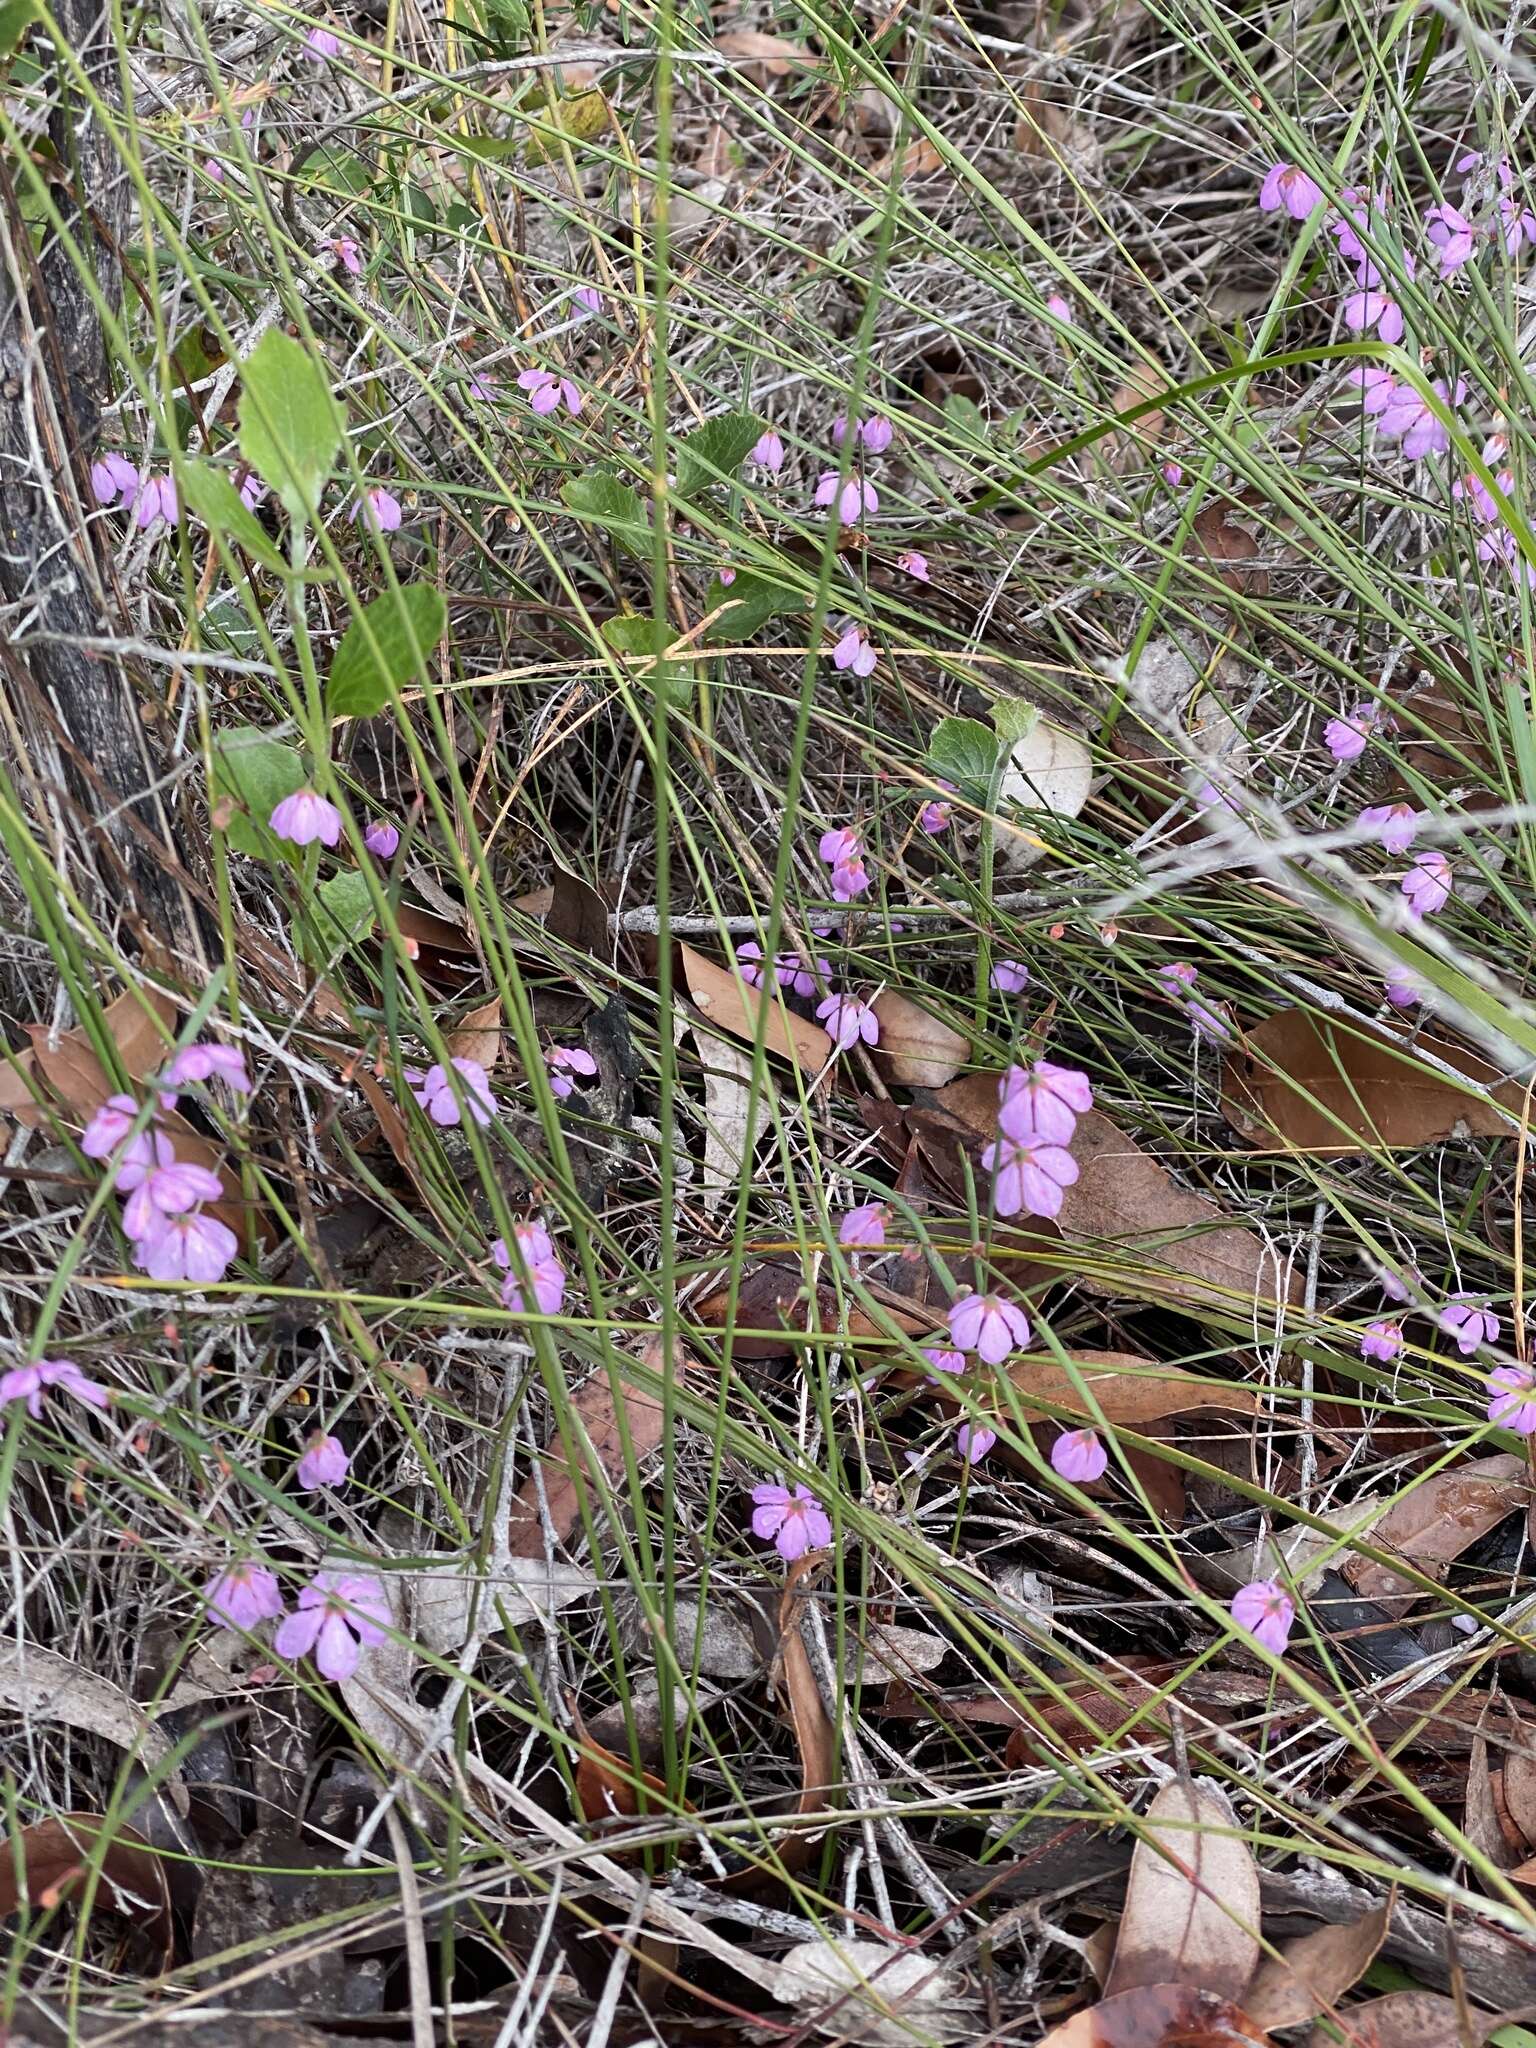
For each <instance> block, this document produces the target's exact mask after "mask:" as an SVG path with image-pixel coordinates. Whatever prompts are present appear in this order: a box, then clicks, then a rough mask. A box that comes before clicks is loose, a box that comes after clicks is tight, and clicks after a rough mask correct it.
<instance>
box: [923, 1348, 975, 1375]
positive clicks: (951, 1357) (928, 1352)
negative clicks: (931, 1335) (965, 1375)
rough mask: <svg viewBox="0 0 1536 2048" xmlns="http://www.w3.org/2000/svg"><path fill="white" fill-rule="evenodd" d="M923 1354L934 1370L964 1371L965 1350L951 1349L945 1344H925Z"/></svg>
mask: <svg viewBox="0 0 1536 2048" xmlns="http://www.w3.org/2000/svg"><path fill="white" fill-rule="evenodd" d="M923 1356H924V1358H926V1359H927V1361H928V1363H929V1365H930V1366H932V1368H933V1370H934V1372H964V1371H965V1369H966V1357H965V1353H964V1352H963V1351H951V1350H949V1349H948V1347H947V1346H945V1345H940V1344H925V1345H924V1346H923Z"/></svg>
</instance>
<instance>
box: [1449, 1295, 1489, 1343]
mask: <svg viewBox="0 0 1536 2048" xmlns="http://www.w3.org/2000/svg"><path fill="white" fill-rule="evenodd" d="M1440 1327H1441V1329H1442V1330H1444V1332H1445V1334H1446V1335H1447V1336H1448V1337H1451V1338H1453V1339H1454V1340H1455V1344H1456V1349H1457V1350H1458V1351H1459V1352H1460V1353H1461V1355H1462V1357H1463V1358H1470V1357H1471V1356H1472V1354H1473V1352H1474V1351H1476V1350H1477V1349H1478V1348H1479V1346H1481V1345H1483V1344H1497V1343H1498V1341H1499V1319H1498V1317H1497V1316H1496V1315H1495V1314H1494V1312H1493V1310H1492V1309H1491V1308H1485V1307H1484V1306H1483V1305H1482V1303H1481V1302H1475V1301H1468V1300H1467V1299H1466V1297H1465V1296H1464V1295H1457V1296H1456V1297H1455V1299H1454V1300H1452V1301H1449V1302H1447V1303H1446V1305H1445V1307H1444V1308H1443V1309H1441V1311H1440Z"/></svg>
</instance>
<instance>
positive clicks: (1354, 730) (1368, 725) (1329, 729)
mask: <svg viewBox="0 0 1536 2048" xmlns="http://www.w3.org/2000/svg"><path fill="white" fill-rule="evenodd" d="M1380 716H1381V714H1380V712H1379V711H1378V709H1377V707H1376V706H1375V705H1374V704H1357V705H1355V707H1354V709H1353V710H1352V711H1351V712H1350V714H1349V716H1348V717H1347V718H1346V717H1344V716H1343V714H1342V713H1341V714H1340V715H1339V717H1337V718H1330V719H1329V721H1328V723H1327V724H1326V725H1325V726H1324V727H1323V745H1324V746H1325V747H1326V748H1327V749H1328V751H1329V753H1330V754H1332V756H1333V758H1334V759H1335V761H1358V760H1359V758H1360V756H1361V755H1362V754H1363V753H1364V752H1365V750H1366V748H1367V746H1369V744H1370V737H1371V733H1372V732H1373V730H1374V729H1375V726H1376V722H1377V720H1378V718H1379V717H1380Z"/></svg>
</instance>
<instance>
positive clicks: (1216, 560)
mask: <svg viewBox="0 0 1536 2048" xmlns="http://www.w3.org/2000/svg"><path fill="white" fill-rule="evenodd" d="M1185 552H1186V553H1187V554H1189V555H1192V556H1193V557H1194V558H1195V559H1196V560H1197V561H1203V562H1204V563H1205V565H1206V566H1208V567H1209V568H1210V569H1211V571H1212V572H1213V574H1215V575H1217V576H1219V577H1220V578H1221V580H1222V582H1223V583H1225V585H1226V586H1227V588H1228V590H1235V591H1239V592H1244V593H1246V594H1248V595H1250V596H1253V597H1264V596H1266V595H1267V594H1268V591H1269V572H1268V571H1267V570H1265V569H1253V568H1250V567H1248V564H1249V563H1251V562H1252V561H1253V560H1254V558H1255V557H1256V556H1257V555H1259V554H1261V553H1262V552H1263V542H1262V541H1261V539H1260V538H1259V534H1258V533H1257V532H1256V531H1255V530H1254V524H1253V523H1251V514H1248V515H1247V519H1246V520H1245V507H1244V506H1243V505H1242V504H1241V503H1235V502H1234V501H1233V500H1232V499H1230V498H1207V499H1206V501H1205V503H1204V504H1203V505H1202V506H1201V507H1200V510H1199V511H1198V512H1197V513H1196V514H1195V523H1194V528H1193V531H1192V532H1191V534H1190V536H1189V540H1188V543H1187V544H1186V548H1185Z"/></svg>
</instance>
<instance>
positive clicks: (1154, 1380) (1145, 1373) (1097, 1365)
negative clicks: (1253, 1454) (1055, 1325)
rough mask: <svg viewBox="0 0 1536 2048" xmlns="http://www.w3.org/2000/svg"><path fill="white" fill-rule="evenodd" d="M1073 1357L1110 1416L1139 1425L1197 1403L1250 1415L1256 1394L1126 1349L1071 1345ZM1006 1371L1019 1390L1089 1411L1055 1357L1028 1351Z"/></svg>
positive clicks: (1182, 1412) (1130, 1426) (1181, 1412)
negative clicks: (1087, 1348) (1078, 1348)
mask: <svg viewBox="0 0 1536 2048" xmlns="http://www.w3.org/2000/svg"><path fill="white" fill-rule="evenodd" d="M1072 1360H1073V1363H1074V1364H1075V1365H1076V1366H1077V1368H1078V1371H1079V1373H1080V1375H1081V1379H1082V1383H1083V1385H1084V1386H1085V1387H1086V1388H1087V1390H1088V1391H1089V1392H1090V1393H1091V1394H1092V1395H1093V1397H1094V1399H1095V1400H1096V1401H1097V1402H1098V1404H1099V1407H1100V1408H1102V1409H1103V1411H1104V1414H1105V1416H1106V1417H1107V1418H1108V1420H1109V1421H1110V1422H1119V1423H1123V1424H1124V1425H1125V1427H1126V1428H1127V1429H1139V1428H1141V1427H1142V1425H1144V1424H1145V1423H1148V1422H1163V1421H1166V1420H1167V1418H1168V1417H1169V1416H1170V1415H1192V1414H1194V1413H1195V1412H1196V1411H1197V1410H1199V1409H1225V1410H1226V1411H1227V1412H1228V1413H1230V1414H1234V1415H1251V1414H1253V1412H1254V1410H1255V1409H1256V1408H1257V1407H1258V1404H1259V1397H1258V1394H1257V1393H1256V1392H1255V1390H1254V1389H1253V1388H1252V1387H1240V1386H1232V1385H1228V1384H1224V1383H1223V1382H1222V1381H1220V1380H1215V1379H1205V1378H1203V1377H1202V1376H1201V1375H1200V1374H1199V1373H1193V1372H1183V1371H1181V1370H1180V1369H1179V1368H1178V1367H1177V1366H1172V1365H1159V1364H1157V1363H1156V1362H1155V1361H1154V1360H1153V1359H1150V1358H1138V1357H1137V1356H1136V1355H1135V1354H1134V1353H1132V1352H1127V1351H1075V1352H1073V1353H1072ZM1008 1377H1009V1378H1010V1379H1011V1380H1012V1382H1013V1384H1014V1386H1015V1387H1017V1389H1018V1390H1019V1392H1020V1394H1022V1395H1025V1396H1029V1395H1033V1396H1034V1397H1035V1398H1036V1399H1037V1400H1040V1401H1050V1402H1052V1403H1053V1404H1054V1405H1056V1406H1057V1407H1061V1408H1070V1409H1071V1410H1072V1411H1073V1412H1074V1414H1078V1415H1091V1414H1092V1412H1093V1411H1092V1410H1091V1409H1090V1408H1089V1406H1088V1404H1087V1403H1086V1402H1085V1401H1084V1399H1083V1397H1082V1395H1081V1394H1080V1393H1079V1392H1078V1390H1077V1386H1076V1384H1075V1383H1074V1381H1073V1379H1072V1376H1071V1374H1070V1373H1069V1372H1068V1371H1067V1370H1066V1368H1065V1367H1064V1366H1060V1365H1058V1364H1057V1363H1056V1362H1055V1360H1054V1359H1051V1358H1047V1357H1045V1356H1043V1355H1042V1356H1036V1355H1035V1354H1034V1353H1032V1352H1029V1353H1025V1354H1023V1355H1021V1356H1020V1357H1017V1358H1015V1359H1013V1360H1012V1362H1011V1363H1010V1364H1009V1367H1008Z"/></svg>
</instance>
